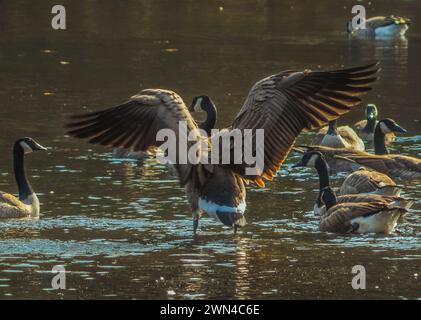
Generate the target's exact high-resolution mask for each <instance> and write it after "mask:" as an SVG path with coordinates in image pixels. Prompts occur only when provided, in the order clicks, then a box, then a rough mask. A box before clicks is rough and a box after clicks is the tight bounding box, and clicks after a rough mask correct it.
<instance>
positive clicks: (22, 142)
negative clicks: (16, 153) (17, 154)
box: [15, 137, 47, 154]
mask: <svg viewBox="0 0 421 320" xmlns="http://www.w3.org/2000/svg"><path fill="white" fill-rule="evenodd" d="M15 149H17V150H20V151H22V152H23V153H24V154H28V153H32V152H34V151H46V150H47V148H45V147H43V146H42V145H40V144H39V143H38V142H36V141H35V140H34V139H32V138H29V137H25V138H20V139H18V140H17V141H16V142H15Z"/></svg>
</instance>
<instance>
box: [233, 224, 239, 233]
mask: <svg viewBox="0 0 421 320" xmlns="http://www.w3.org/2000/svg"><path fill="white" fill-rule="evenodd" d="M237 231H238V225H236V224H235V225H234V234H237Z"/></svg>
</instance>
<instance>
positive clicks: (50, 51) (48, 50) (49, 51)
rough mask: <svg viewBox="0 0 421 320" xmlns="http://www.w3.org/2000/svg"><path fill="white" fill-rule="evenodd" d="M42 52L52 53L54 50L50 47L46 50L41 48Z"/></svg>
mask: <svg viewBox="0 0 421 320" xmlns="http://www.w3.org/2000/svg"><path fill="white" fill-rule="evenodd" d="M41 52H42V53H47V54H48V53H52V52H53V51H52V50H50V49H44V50H41Z"/></svg>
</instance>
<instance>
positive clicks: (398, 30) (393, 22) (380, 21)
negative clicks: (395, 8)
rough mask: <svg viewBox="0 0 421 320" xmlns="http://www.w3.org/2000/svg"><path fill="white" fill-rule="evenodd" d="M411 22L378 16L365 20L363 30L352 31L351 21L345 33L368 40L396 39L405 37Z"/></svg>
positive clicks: (392, 16) (405, 19)
mask: <svg viewBox="0 0 421 320" xmlns="http://www.w3.org/2000/svg"><path fill="white" fill-rule="evenodd" d="M410 24H411V20H410V19H408V18H405V17H398V16H394V15H391V16H378V17H372V18H369V19H367V20H366V26H365V29H354V28H353V27H352V21H348V23H347V31H348V33H349V34H350V35H351V36H356V37H369V38H396V37H402V36H404V35H405V33H406V31H407V30H408V29H409V25H410Z"/></svg>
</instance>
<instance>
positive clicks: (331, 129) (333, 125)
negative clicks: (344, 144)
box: [327, 120, 337, 135]
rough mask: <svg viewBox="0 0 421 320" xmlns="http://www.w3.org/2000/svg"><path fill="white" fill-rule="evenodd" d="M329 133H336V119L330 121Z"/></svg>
mask: <svg viewBox="0 0 421 320" xmlns="http://www.w3.org/2000/svg"><path fill="white" fill-rule="evenodd" d="M327 134H330V135H336V134H337V133H336V120H333V121H329V129H328V130H327Z"/></svg>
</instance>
